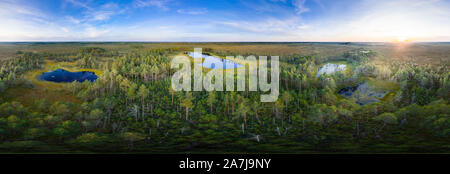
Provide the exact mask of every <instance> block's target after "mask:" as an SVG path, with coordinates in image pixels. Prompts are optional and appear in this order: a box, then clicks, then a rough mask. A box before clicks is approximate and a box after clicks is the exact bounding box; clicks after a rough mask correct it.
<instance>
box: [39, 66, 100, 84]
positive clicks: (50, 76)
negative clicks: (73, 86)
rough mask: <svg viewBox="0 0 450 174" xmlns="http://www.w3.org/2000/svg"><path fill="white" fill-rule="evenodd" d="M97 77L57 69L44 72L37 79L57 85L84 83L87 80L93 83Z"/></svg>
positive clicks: (92, 74) (88, 72)
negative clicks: (74, 82)
mask: <svg viewBox="0 0 450 174" xmlns="http://www.w3.org/2000/svg"><path fill="white" fill-rule="evenodd" d="M97 78H98V77H97V75H95V73H94V72H90V71H80V72H70V71H66V70H63V69H57V70H55V71H50V72H44V73H42V74H41V75H40V76H39V77H38V79H39V80H44V81H50V82H57V83H69V82H73V81H78V82H84V81H85V80H89V81H90V82H93V81H95V80H96V79H97Z"/></svg>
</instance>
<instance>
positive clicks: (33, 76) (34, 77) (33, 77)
mask: <svg viewBox="0 0 450 174" xmlns="http://www.w3.org/2000/svg"><path fill="white" fill-rule="evenodd" d="M56 69H64V70H66V71H71V72H80V71H90V72H94V73H95V74H96V75H101V74H102V73H103V72H102V71H100V70H96V69H83V68H78V67H76V65H75V62H53V61H46V63H45V68H44V69H41V70H34V71H29V72H27V73H25V79H27V80H30V81H31V82H32V83H33V84H34V85H36V86H37V87H42V88H47V89H57V90H61V89H64V85H65V83H55V82H48V81H41V80H38V77H39V76H40V75H41V74H42V73H44V72H48V71H53V70H56Z"/></svg>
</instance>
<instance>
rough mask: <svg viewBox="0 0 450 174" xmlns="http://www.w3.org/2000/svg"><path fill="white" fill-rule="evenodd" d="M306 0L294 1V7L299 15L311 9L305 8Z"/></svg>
mask: <svg viewBox="0 0 450 174" xmlns="http://www.w3.org/2000/svg"><path fill="white" fill-rule="evenodd" d="M305 2H306V0H292V5H294V7H295V12H296V13H297V14H302V13H305V12H309V8H307V7H306V6H305Z"/></svg>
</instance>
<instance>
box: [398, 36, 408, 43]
mask: <svg viewBox="0 0 450 174" xmlns="http://www.w3.org/2000/svg"><path fill="white" fill-rule="evenodd" d="M395 41H396V42H409V40H408V38H406V37H397V39H396V40H395Z"/></svg>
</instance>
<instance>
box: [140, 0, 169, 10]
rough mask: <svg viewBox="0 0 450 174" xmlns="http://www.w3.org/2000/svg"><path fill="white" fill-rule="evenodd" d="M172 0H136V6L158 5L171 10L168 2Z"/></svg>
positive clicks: (160, 7) (162, 8)
mask: <svg viewBox="0 0 450 174" xmlns="http://www.w3.org/2000/svg"><path fill="white" fill-rule="evenodd" d="M169 2H170V0H135V1H134V5H135V6H136V7H158V8H159V9H161V10H169V7H168V3H169Z"/></svg>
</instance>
